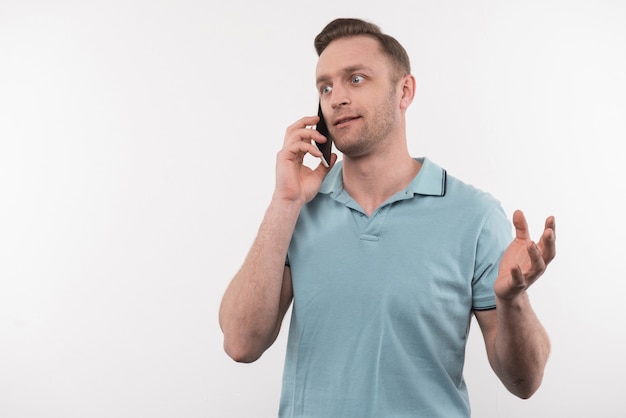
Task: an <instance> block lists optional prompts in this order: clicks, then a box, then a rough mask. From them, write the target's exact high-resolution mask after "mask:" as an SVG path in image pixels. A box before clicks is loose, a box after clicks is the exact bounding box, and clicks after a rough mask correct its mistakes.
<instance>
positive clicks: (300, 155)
mask: <svg viewBox="0 0 626 418" xmlns="http://www.w3.org/2000/svg"><path fill="white" fill-rule="evenodd" d="M280 154H282V155H283V156H284V157H285V158H287V159H288V160H297V161H298V162H302V161H303V159H304V156H305V155H306V154H311V155H313V156H314V157H318V158H319V157H321V156H322V152H321V151H320V150H319V148H317V147H316V146H315V145H313V144H311V143H310V142H306V141H297V142H295V143H292V144H289V145H287V146H286V147H284V148H283V149H282V150H281V151H280V152H279V155H280Z"/></svg>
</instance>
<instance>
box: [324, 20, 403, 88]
mask: <svg viewBox="0 0 626 418" xmlns="http://www.w3.org/2000/svg"><path fill="white" fill-rule="evenodd" d="M360 35H363V36H369V37H371V38H374V39H376V40H377V41H378V44H379V45H380V49H381V51H382V52H383V54H385V55H386V56H387V57H389V59H390V60H391V63H392V64H393V66H394V67H395V69H396V72H397V73H398V77H402V76H404V75H407V74H410V73H411V62H410V61H409V55H408V54H407V53H406V50H405V49H404V47H403V46H402V45H400V42H398V41H397V40H396V39H395V38H394V37H392V36H389V35H386V34H384V33H383V32H382V31H381V30H380V28H379V27H378V26H377V25H375V24H373V23H370V22H366V21H364V20H361V19H347V18H341V19H335V20H333V21H332V22H330V23H329V24H328V25H326V27H325V28H324V29H322V31H321V32H320V33H319V34H318V35H317V36H316V37H315V41H314V45H315V50H316V51H317V55H318V56H320V55H322V52H324V50H325V49H326V47H327V46H328V45H329V44H330V43H331V42H332V41H334V40H336V39H340V38H349V37H352V36H360Z"/></svg>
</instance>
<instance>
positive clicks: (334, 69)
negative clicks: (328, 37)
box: [316, 36, 400, 158]
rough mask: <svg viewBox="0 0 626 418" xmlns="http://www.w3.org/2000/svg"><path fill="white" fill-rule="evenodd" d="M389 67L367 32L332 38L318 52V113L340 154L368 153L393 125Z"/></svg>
mask: <svg viewBox="0 0 626 418" xmlns="http://www.w3.org/2000/svg"><path fill="white" fill-rule="evenodd" d="M392 75H393V72H392V66H391V63H390V62H389V59H388V58H387V57H386V56H385V55H384V54H383V53H382V52H381V51H380V47H379V45H378V42H377V41H376V40H375V39H373V38H370V37H367V36H356V37H350V38H342V39H337V40H335V41H333V42H331V43H330V44H329V45H328V47H327V48H326V49H325V50H324V52H323V53H322V54H321V55H320V58H319V61H318V63H317V71H316V79H317V88H318V91H319V94H320V100H321V104H322V111H323V113H324V118H325V119H326V123H327V125H328V129H329V131H330V135H331V137H332V139H333V141H334V142H335V146H336V147H337V149H339V150H340V151H341V152H342V153H343V154H344V155H346V156H350V157H355V158H356V157H359V156H364V155H367V154H369V153H371V152H372V151H373V150H375V149H376V147H377V146H378V145H379V144H380V143H382V142H383V141H384V140H385V139H386V138H387V137H388V136H389V135H391V134H392V133H393V131H394V129H397V128H398V123H397V122H398V119H399V114H400V110H399V109H400V108H399V100H400V98H399V96H398V94H397V91H396V90H397V89H396V86H395V85H394V84H393V83H392V78H393V77H392Z"/></svg>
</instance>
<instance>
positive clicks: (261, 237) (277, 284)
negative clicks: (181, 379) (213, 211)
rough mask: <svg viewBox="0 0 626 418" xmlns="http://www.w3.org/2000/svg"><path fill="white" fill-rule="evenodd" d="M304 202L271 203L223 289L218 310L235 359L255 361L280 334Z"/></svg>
mask: <svg viewBox="0 0 626 418" xmlns="http://www.w3.org/2000/svg"><path fill="white" fill-rule="evenodd" d="M301 207H302V205H301V204H299V203H296V202H282V201H279V200H273V201H272V203H270V206H269V207H268V209H267V211H266V213H265V217H264V219H263V222H262V223H261V226H260V228H259V232H258V235H257V237H256V239H255V241H254V243H253V245H252V248H251V249H250V252H249V253H248V256H247V257H246V260H245V261H244V263H243V265H242V267H241V269H240V270H239V272H238V273H237V274H236V275H235V277H234V278H233V280H232V282H231V283H230V285H229V286H228V288H227V290H226V292H225V294H224V297H223V299H222V304H221V306H220V313H219V319H220V326H221V327H222V331H223V333H224V347H225V350H226V351H227V353H228V354H229V355H230V356H231V357H233V358H234V359H235V360H237V361H243V362H250V361H254V360H256V359H257V358H258V357H260V355H261V354H262V353H263V351H265V350H266V349H267V347H269V345H271V344H272V342H273V341H274V338H275V337H276V331H277V330H276V328H277V327H278V326H280V322H281V320H282V316H281V303H280V302H281V299H283V300H284V299H285V297H284V291H285V289H283V272H284V270H285V257H286V254H287V249H288V246H289V242H290V241H291V236H292V234H293V230H294V227H295V223H296V221H297V218H298V214H299V212H300V209H301ZM288 291H289V292H290V291H291V290H290V289H288ZM281 295H282V297H281ZM282 314H284V312H282Z"/></svg>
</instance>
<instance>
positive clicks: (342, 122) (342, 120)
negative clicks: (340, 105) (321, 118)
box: [333, 116, 360, 128]
mask: <svg viewBox="0 0 626 418" xmlns="http://www.w3.org/2000/svg"><path fill="white" fill-rule="evenodd" d="M358 118H360V116H342V117H340V118H337V119H335V121H334V123H333V125H335V126H336V127H338V128H341V126H343V125H346V124H347V123H349V122H351V121H353V120H355V119H358Z"/></svg>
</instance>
